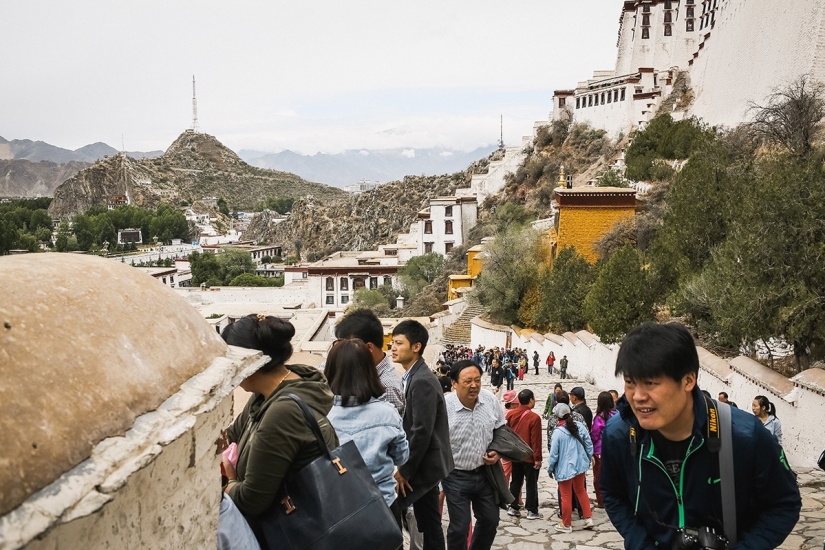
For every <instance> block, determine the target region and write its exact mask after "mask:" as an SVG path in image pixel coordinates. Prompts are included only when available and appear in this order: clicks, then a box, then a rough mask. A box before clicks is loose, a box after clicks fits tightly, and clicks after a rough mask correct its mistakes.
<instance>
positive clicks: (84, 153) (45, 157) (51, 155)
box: [0, 136, 163, 164]
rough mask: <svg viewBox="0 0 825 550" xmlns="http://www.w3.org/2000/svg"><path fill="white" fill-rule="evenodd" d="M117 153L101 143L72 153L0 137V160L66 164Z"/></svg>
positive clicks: (151, 153)
mask: <svg viewBox="0 0 825 550" xmlns="http://www.w3.org/2000/svg"><path fill="white" fill-rule="evenodd" d="M117 153H118V150H117V149H115V148H114V147H112V146H110V145H106V144H105V143H102V142H100V141H98V142H97V143H91V144H89V145H84V146H83V147H81V148H80V149H75V150H74V151H72V150H70V149H63V148H62V147H57V146H56V145H51V144H49V143H46V142H45V141H32V140H30V139H13V140H11V141H9V140H7V139H5V138H3V137H2V136H0V160H30V161H32V162H40V161H47V162H54V163H57V164H63V163H66V162H96V161H98V160H100V159H102V158H103V157H106V156H113V155H116V154H117ZM126 154H127V155H129V156H130V157H132V158H134V159H142V158H156V157H159V156H161V155H162V154H163V151H149V152H142V151H127V152H126Z"/></svg>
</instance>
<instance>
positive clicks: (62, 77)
mask: <svg viewBox="0 0 825 550" xmlns="http://www.w3.org/2000/svg"><path fill="white" fill-rule="evenodd" d="M621 7H622V2H621V1H619V0H577V1H576V2H563V1H561V0H524V1H522V2H518V3H511V4H503V3H500V2H493V1H490V0H479V1H473V2H470V1H467V0H455V1H453V2H450V3H443V2H437V1H435V0H428V1H423V2H417V3H414V4H413V3H409V4H401V3H386V2H380V1H378V0H353V1H351V2H348V3H339V2H331V1H329V0H319V1H317V2H314V3H311V4H308V3H301V4H298V3H295V4H281V5H274V4H263V3H260V2H252V1H239V2H237V3H234V4H232V5H231V6H230V5H227V4H224V3H220V2H215V1H204V2H194V1H193V0H186V1H179V2H175V3H169V2H163V1H161V0H145V1H143V2H140V3H137V2H124V3H112V2H106V1H104V0H79V1H78V2H73V3H64V2H58V1H57V0H43V1H40V2H16V3H11V4H10V5H8V6H5V7H4V16H5V17H4V20H5V21H7V29H5V30H4V34H3V35H2V36H0V46H2V47H3V49H4V51H5V52H7V55H6V56H5V57H6V59H4V71H3V74H4V78H5V83H4V84H5V85H4V86H0V105H3V108H4V109H3V110H4V113H3V114H4V116H3V117H2V119H0V135H2V136H3V137H4V138H6V139H9V140H11V139H32V140H42V141H46V142H48V143H51V144H53V145H56V146H59V147H64V148H67V149H77V148H79V147H82V146H84V145H87V144H89V143H93V142H96V141H103V142H105V143H108V144H109V145H111V146H113V147H116V148H120V147H121V140H122V142H123V145H124V146H125V148H126V149H127V150H132V151H138V150H139V151H148V150H156V149H165V148H166V147H168V146H169V144H170V143H171V142H172V141H173V140H174V139H175V138H176V137H177V136H178V135H179V134H180V133H181V132H182V131H183V130H185V129H187V128H189V127H191V117H192V109H191V95H192V91H191V79H192V75H193V74H194V75H195V76H196V78H197V88H198V118H199V126H200V129H201V131H203V132H206V133H209V134H212V135H214V136H216V137H217V138H218V139H219V140H220V141H221V142H223V143H224V144H226V145H227V146H228V147H230V148H232V149H234V150H236V151H237V150H241V149H251V150H258V151H265V152H278V151H281V150H285V149H289V150H292V151H295V152H299V153H303V154H314V153H316V152H321V153H331V154H334V153H338V152H341V151H343V150H352V149H392V148H405V149H423V148H431V147H443V148H446V149H452V150H459V151H470V150H473V149H476V148H477V147H481V146H489V145H492V144H494V143H496V141H497V140H498V138H499V128H500V117H502V116H503V124H504V141H505V143H507V144H511V145H512V144H518V143H520V142H521V137H522V136H524V135H529V134H530V133H531V132H532V127H533V123H534V122H535V121H537V120H545V119H546V118H547V116H548V114H549V112H550V110H551V108H552V93H553V90H554V89H560V88H571V87H573V86H575V85H576V82H578V81H581V80H585V79H587V78H588V77H589V76H591V74H592V71H593V70H598V69H611V68H613V66H614V64H615V55H616V48H615V43H616V33H617V31H618V25H617V21H618V17H619V14H620V13H621Z"/></svg>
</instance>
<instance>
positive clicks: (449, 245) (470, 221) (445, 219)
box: [418, 196, 478, 256]
mask: <svg viewBox="0 0 825 550" xmlns="http://www.w3.org/2000/svg"><path fill="white" fill-rule="evenodd" d="M477 222H478V203H477V202H476V197H474V196H463V197H458V196H454V197H437V198H434V199H431V200H430V207H429V208H427V209H425V210H422V211H421V212H419V213H418V237H419V241H418V254H419V255H421V254H427V253H429V252H437V253H439V254H442V255H444V256H446V255H447V254H449V253H450V252H451V251H452V249H453V248H455V247H456V246H460V245H461V244H463V243H464V241H465V240H467V236H468V235H469V232H470V229H472V228H473V227H475V225H476V223H477Z"/></svg>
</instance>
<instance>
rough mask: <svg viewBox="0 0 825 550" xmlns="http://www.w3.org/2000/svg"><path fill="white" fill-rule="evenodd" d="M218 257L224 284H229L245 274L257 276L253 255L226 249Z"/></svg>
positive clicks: (235, 249)
mask: <svg viewBox="0 0 825 550" xmlns="http://www.w3.org/2000/svg"><path fill="white" fill-rule="evenodd" d="M217 257H218V265H220V267H221V275H222V279H223V282H224V284H229V281H231V280H232V279H234V278H235V277H237V276H238V275H241V274H243V273H251V274H253V275H254V274H255V262H254V261H253V260H252V254H250V253H249V252H247V251H246V250H240V249H237V248H224V249H222V250H221V252H220V254H218V255H217Z"/></svg>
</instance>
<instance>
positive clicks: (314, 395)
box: [229, 365, 338, 530]
mask: <svg viewBox="0 0 825 550" xmlns="http://www.w3.org/2000/svg"><path fill="white" fill-rule="evenodd" d="M287 368H288V369H289V370H291V371H292V372H294V373H295V374H297V375H299V376H300V377H301V379H300V380H287V381H285V382H284V383H282V384H281V385H280V387H278V389H277V390H275V392H274V393H273V394H272V395H270V396H269V398H264V396H263V395H260V394H256V395H255V396H254V397H252V399H250V400H249V403H247V404H246V407H244V410H243V412H242V413H241V414H240V415H239V416H238V418H236V419H235V422H233V423H232V426H230V428H229V440H230V441H233V442H236V443H238V451H239V455H238V465H237V467H236V471H237V474H238V480H239V481H241V483H236V484H233V485H232V487H231V489H230V490H229V496H230V497H231V498H232V501H233V502H234V503H235V505H236V506H237V507H238V509H239V510H240V511H241V513H242V514H243V515H244V516H245V517H246V518H247V520H249V522H250V525H251V526H252V528H253V530H255V527H256V526H255V522H254V519H253V518H255V517H256V516H258V515H260V514H262V513H263V512H264V511H266V510H267V509H268V508H269V506H270V505H271V504H272V502H273V500H274V499H275V495H276V494H277V492H278V489H280V487H281V483H282V482H283V481H284V478H287V477H290V476H293V475H295V474H296V473H298V472H299V471H300V470H301V469H302V468H303V467H304V466H306V465H307V464H309V463H310V462H312V461H313V460H315V459H316V458H318V457H319V456H321V450H320V449H319V448H318V444H317V442H316V441H315V436H314V435H312V432H311V431H310V429H309V426H307V423H306V420H305V419H304V416H303V414H302V413H301V409H300V408H299V407H298V405H297V404H296V403H295V402H294V401H292V400H291V399H286V398H284V399H281V400H278V398H279V397H282V396H284V395H286V394H287V393H294V394H295V395H297V396H299V397H300V398H302V399H303V400H304V401H306V403H307V405H309V407H310V408H311V409H312V411H313V412H314V413H315V418H316V420H318V424H319V425H320V427H321V432H322V433H323V435H324V439H325V441H326V443H327V445H328V446H329V447H330V448H335V447H337V446H338V438H337V436H336V435H335V430H334V429H333V427H332V425H331V424H330V423H329V421H328V420H327V418H326V414H327V413H328V412H329V411H330V409H331V408H332V391H330V389H329V385H328V384H327V379H326V378H325V377H324V375H323V374H322V373H321V372H319V371H317V370H316V369H313V368H312V367H307V366H304V365H287Z"/></svg>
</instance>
